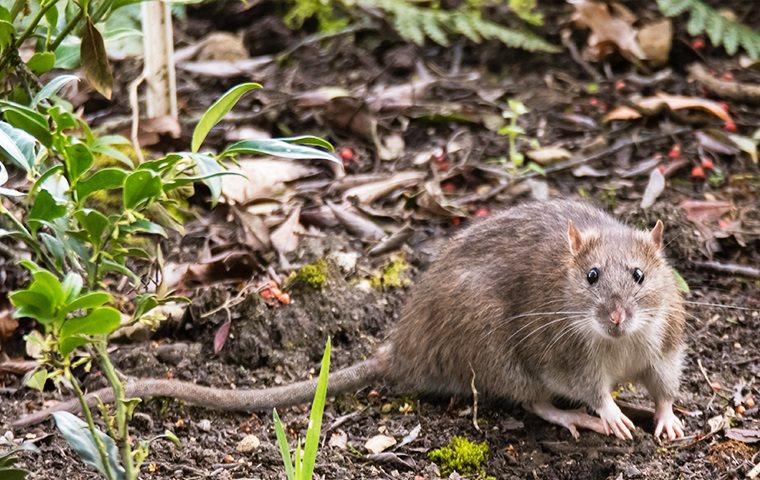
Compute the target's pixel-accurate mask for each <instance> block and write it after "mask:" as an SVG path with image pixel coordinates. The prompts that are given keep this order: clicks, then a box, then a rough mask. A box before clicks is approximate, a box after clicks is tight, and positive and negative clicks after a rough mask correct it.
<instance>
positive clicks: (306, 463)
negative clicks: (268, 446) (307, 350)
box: [301, 337, 332, 478]
mask: <svg viewBox="0 0 760 480" xmlns="http://www.w3.org/2000/svg"><path fill="white" fill-rule="evenodd" d="M331 346H332V342H331V341H330V337H327V344H326V345H325V352H324V354H323V355H322V366H321V367H320V369H319V379H318V380H317V390H316V392H314V402H313V403H312V404H311V413H310V414H309V427H308V429H307V430H306V442H305V444H304V450H303V472H302V476H301V478H311V477H312V473H313V472H314V464H315V462H316V459H317V450H318V449H319V436H320V435H321V431H322V416H323V415H324V412H325V402H326V400H327V382H328V380H329V374H330V350H331Z"/></svg>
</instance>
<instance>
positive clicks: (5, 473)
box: [0, 468, 29, 480]
mask: <svg viewBox="0 0 760 480" xmlns="http://www.w3.org/2000/svg"><path fill="white" fill-rule="evenodd" d="M27 475H29V472H27V471H26V470H23V469H21V468H3V469H0V476H1V477H2V479H3V480H24V479H26V476H27Z"/></svg>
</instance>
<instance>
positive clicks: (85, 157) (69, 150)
mask: <svg viewBox="0 0 760 480" xmlns="http://www.w3.org/2000/svg"><path fill="white" fill-rule="evenodd" d="M93 162H94V159H93V158H92V152H91V151H90V149H89V148H88V147H87V145H85V144H84V143H75V144H74V145H70V146H68V147H66V164H67V165H68V168H69V171H68V174H69V175H68V176H69V181H70V182H71V183H72V184H76V182H77V180H79V177H81V176H82V174H83V173H85V172H86V171H87V170H89V169H90V167H91V166H92V163H93Z"/></svg>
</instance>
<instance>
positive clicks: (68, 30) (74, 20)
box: [50, 9, 84, 52]
mask: <svg viewBox="0 0 760 480" xmlns="http://www.w3.org/2000/svg"><path fill="white" fill-rule="evenodd" d="M83 16H84V12H82V10H81V9H80V10H79V13H77V14H76V16H75V17H74V18H72V19H71V20H69V23H67V24H66V26H65V27H63V30H61V33H59V34H58V36H57V37H55V40H53V43H51V44H50V51H51V52H52V51H53V50H55V49H56V48H58V45H60V44H61V42H63V40H64V39H65V38H66V37H67V36H68V35H69V34H70V33H71V31H72V30H74V27H76V26H77V23H79V21H80V20H82V17H83Z"/></svg>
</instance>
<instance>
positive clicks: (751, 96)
mask: <svg viewBox="0 0 760 480" xmlns="http://www.w3.org/2000/svg"><path fill="white" fill-rule="evenodd" d="M689 73H690V74H691V76H692V78H694V80H696V81H697V82H699V83H701V84H702V85H703V86H704V87H705V88H707V89H708V90H710V91H712V92H713V93H715V94H716V95H718V96H719V97H722V98H730V99H731V100H738V101H740V102H747V103H760V85H759V84H756V83H740V82H730V81H727V80H720V79H718V78H715V77H714V76H712V75H710V73H709V72H708V71H707V70H706V69H705V67H704V66H702V65H701V64H699V63H693V64H692V65H691V66H689Z"/></svg>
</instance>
